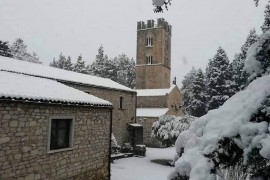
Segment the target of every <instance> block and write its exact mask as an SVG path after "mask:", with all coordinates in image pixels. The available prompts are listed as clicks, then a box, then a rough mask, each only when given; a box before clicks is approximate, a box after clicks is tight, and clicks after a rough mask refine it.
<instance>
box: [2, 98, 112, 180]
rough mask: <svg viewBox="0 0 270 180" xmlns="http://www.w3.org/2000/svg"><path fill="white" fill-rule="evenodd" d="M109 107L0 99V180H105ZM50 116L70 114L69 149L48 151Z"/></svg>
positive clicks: (107, 176) (107, 164) (107, 161)
mask: <svg viewBox="0 0 270 180" xmlns="http://www.w3.org/2000/svg"><path fill="white" fill-rule="evenodd" d="M110 115H111V110H110V109H108V108H106V109H105V108H99V109H97V108H91V107H81V106H63V105H62V106H61V105H46V104H35V103H22V102H8V101H0V132H1V133H0V179H1V180H13V179H14V180H15V179H18V180H36V179H42V180H45V179H46V180H49V179H50V180H53V179H55V180H61V179H91V180H103V179H104V180H105V179H109V172H108V166H109V160H108V158H109V143H110ZM51 116H74V117H75V120H74V139H73V147H72V149H71V150H67V151H62V152H55V153H48V152H47V146H48V134H49V119H50V117H51Z"/></svg>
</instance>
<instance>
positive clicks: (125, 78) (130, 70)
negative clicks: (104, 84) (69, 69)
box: [87, 45, 135, 88]
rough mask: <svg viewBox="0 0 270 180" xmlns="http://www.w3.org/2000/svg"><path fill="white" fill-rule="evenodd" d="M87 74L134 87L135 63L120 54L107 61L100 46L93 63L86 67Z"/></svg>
mask: <svg viewBox="0 0 270 180" xmlns="http://www.w3.org/2000/svg"><path fill="white" fill-rule="evenodd" d="M87 69H88V74H92V75H95V76H99V77H103V78H109V79H111V80H113V81H116V82H118V83H120V84H122V85H124V86H127V87H130V88H134V87H135V61H134V59H129V57H127V55H125V54H121V55H119V56H117V57H115V58H114V59H108V56H107V55H105V54H104V50H103V47H102V45H101V46H100V48H99V49H98V54H97V55H96V59H95V61H94V62H93V63H92V64H91V66H88V67H87Z"/></svg>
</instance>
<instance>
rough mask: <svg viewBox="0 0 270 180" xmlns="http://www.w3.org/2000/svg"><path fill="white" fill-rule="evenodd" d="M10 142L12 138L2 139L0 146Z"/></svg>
mask: <svg viewBox="0 0 270 180" xmlns="http://www.w3.org/2000/svg"><path fill="white" fill-rule="evenodd" d="M9 141H10V137H3V138H0V144H4V143H8V142H9Z"/></svg>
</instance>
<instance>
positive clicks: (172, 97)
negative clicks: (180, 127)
mask: <svg viewBox="0 0 270 180" xmlns="http://www.w3.org/2000/svg"><path fill="white" fill-rule="evenodd" d="M167 107H168V108H169V111H168V112H167V115H175V116H183V115H184V113H183V106H182V95H181V92H180V90H179V88H178V87H177V86H175V87H174V89H173V90H172V91H171V93H170V94H169V95H168V97H167Z"/></svg>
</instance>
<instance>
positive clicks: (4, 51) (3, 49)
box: [0, 40, 12, 57]
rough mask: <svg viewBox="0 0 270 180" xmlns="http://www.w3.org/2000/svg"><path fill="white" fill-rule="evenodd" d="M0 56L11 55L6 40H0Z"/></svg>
mask: <svg viewBox="0 0 270 180" xmlns="http://www.w3.org/2000/svg"><path fill="white" fill-rule="evenodd" d="M0 56H4V57H12V55H11V51H10V48H9V46H8V42H6V41H4V42H3V41H1V40H0Z"/></svg>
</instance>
